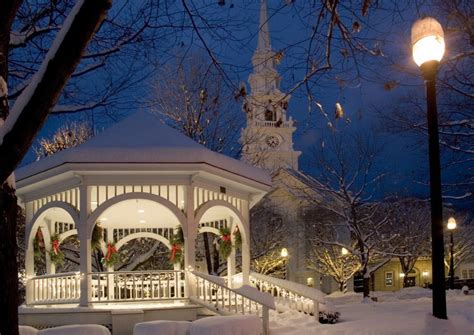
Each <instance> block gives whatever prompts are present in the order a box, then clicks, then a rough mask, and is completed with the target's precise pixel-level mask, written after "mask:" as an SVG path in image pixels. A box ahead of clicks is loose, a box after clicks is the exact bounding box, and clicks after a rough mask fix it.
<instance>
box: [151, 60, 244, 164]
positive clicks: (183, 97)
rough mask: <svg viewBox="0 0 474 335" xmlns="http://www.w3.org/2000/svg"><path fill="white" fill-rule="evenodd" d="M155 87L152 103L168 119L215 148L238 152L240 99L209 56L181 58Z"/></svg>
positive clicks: (166, 69) (169, 66) (164, 69)
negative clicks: (235, 95) (238, 99)
mask: <svg viewBox="0 0 474 335" xmlns="http://www.w3.org/2000/svg"><path fill="white" fill-rule="evenodd" d="M153 86H154V87H153V94H152V98H151V101H150V105H151V106H152V108H153V110H154V112H155V113H156V114H158V115H160V116H162V118H163V120H164V122H166V123H167V124H168V125H170V126H172V127H173V128H176V129H178V130H179V131H180V132H182V133H183V134H185V135H186V136H188V137H190V138H192V139H193V140H195V141H196V142H198V143H200V144H202V145H204V146H206V147H208V148H209V149H211V150H213V151H216V152H224V153H227V154H231V155H234V156H237V155H238V150H237V146H236V144H237V138H238V136H239V132H238V131H237V130H238V129H240V128H241V127H242V125H243V120H242V116H241V113H240V106H239V102H238V101H236V100H235V99H234V98H233V91H232V90H231V89H229V88H228V87H227V86H226V85H225V83H224V78H223V77H222V75H221V74H220V73H219V72H216V70H215V68H214V66H213V64H212V61H210V60H209V59H208V58H207V57H206V55H203V54H191V55H187V56H185V57H177V58H176V60H175V61H174V62H173V63H171V64H167V65H166V66H164V67H162V69H161V70H160V71H159V73H158V75H157V77H156V80H155V82H154V85H153Z"/></svg>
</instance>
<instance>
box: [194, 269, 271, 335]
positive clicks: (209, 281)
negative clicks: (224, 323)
mask: <svg viewBox="0 0 474 335" xmlns="http://www.w3.org/2000/svg"><path fill="white" fill-rule="evenodd" d="M192 274H193V275H194V276H195V278H196V296H195V297H191V298H190V300H192V301H193V302H195V303H199V304H201V305H203V306H205V307H206V308H209V309H211V310H213V311H215V312H216V313H218V314H221V315H229V314H235V313H238V314H244V315H245V314H254V315H257V316H258V317H260V318H261V319H262V328H263V334H264V335H267V334H269V310H270V309H273V310H275V309H276V308H275V302H274V300H273V297H271V296H270V295H268V294H266V293H264V294H262V293H261V292H258V291H257V290H255V291H256V292H250V291H249V290H248V289H250V290H253V288H251V287H248V286H243V287H242V288H240V289H232V288H229V287H227V286H226V284H225V281H224V280H222V279H221V278H220V277H215V276H210V275H206V274H203V273H199V272H195V271H193V272H192Z"/></svg>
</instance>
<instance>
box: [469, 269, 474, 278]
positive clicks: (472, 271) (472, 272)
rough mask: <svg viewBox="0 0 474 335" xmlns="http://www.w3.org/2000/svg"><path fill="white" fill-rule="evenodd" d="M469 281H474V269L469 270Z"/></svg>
mask: <svg viewBox="0 0 474 335" xmlns="http://www.w3.org/2000/svg"><path fill="white" fill-rule="evenodd" d="M468 279H474V269H469V278H468Z"/></svg>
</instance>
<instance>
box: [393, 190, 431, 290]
mask: <svg viewBox="0 0 474 335" xmlns="http://www.w3.org/2000/svg"><path fill="white" fill-rule="evenodd" d="M385 206H386V207H387V208H389V212H390V224H389V225H388V226H387V233H386V234H387V235H388V236H390V239H389V243H387V244H388V245H387V248H388V250H392V252H393V253H394V255H396V256H397V257H398V259H399V260H400V265H401V267H402V272H403V273H404V274H405V277H404V280H403V287H407V286H408V274H409V273H410V271H411V270H413V267H414V266H415V263H416V261H417V260H418V259H419V258H420V257H422V256H427V255H430V253H431V243H430V236H431V217H430V207H429V203H428V202H427V201H424V200H421V199H414V198H404V199H393V200H392V201H387V203H386V204H385Z"/></svg>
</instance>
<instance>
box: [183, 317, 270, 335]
mask: <svg viewBox="0 0 474 335" xmlns="http://www.w3.org/2000/svg"><path fill="white" fill-rule="evenodd" d="M261 333H262V322H261V320H260V318H259V317H258V316H254V315H237V316H210V317H207V318H203V319H200V320H197V321H194V322H192V323H191V329H190V332H189V334H190V335H260V334H261Z"/></svg>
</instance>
